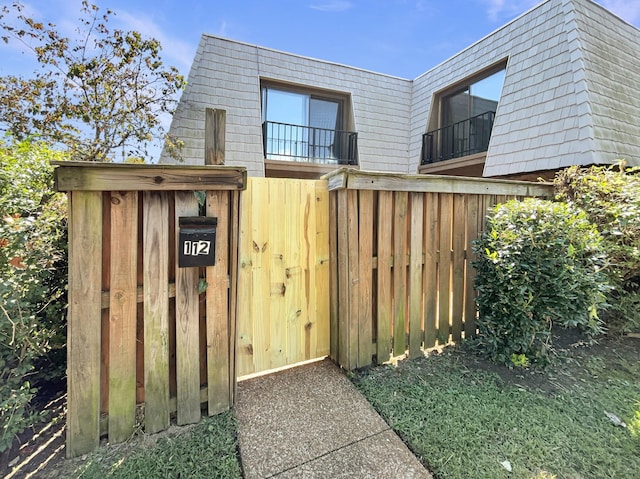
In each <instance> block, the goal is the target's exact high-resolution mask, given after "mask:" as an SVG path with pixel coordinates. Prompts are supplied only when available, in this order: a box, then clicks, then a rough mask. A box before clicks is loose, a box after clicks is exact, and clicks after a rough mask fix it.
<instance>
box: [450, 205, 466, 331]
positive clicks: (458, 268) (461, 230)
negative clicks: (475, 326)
mask: <svg viewBox="0 0 640 479" xmlns="http://www.w3.org/2000/svg"><path fill="white" fill-rule="evenodd" d="M466 220H467V216H466V210H465V197H464V196H463V195H460V194H456V195H454V197H453V235H452V242H453V243H452V244H453V264H452V268H451V269H452V279H451V296H452V302H451V335H452V340H453V341H455V342H458V341H460V340H461V339H462V322H463V317H462V313H463V310H464V302H465V299H464V292H465V291H464V253H465V235H466V231H465V223H466Z"/></svg>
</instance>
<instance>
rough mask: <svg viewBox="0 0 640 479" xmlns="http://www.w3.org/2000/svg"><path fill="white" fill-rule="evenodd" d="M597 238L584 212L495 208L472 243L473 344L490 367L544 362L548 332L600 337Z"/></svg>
mask: <svg viewBox="0 0 640 479" xmlns="http://www.w3.org/2000/svg"><path fill="white" fill-rule="evenodd" d="M601 241H602V239H601V237H600V235H599V234H598V231H597V230H596V228H595V226H594V225H592V224H591V223H590V222H589V221H588V219H587V217H586V215H585V214H584V213H583V212H576V211H574V210H572V209H571V208H570V207H569V206H568V205H566V204H564V203H553V202H550V201H545V200H539V199H533V198H529V199H526V200H524V201H522V202H520V201H509V202H507V203H505V204H502V205H498V206H496V207H494V209H493V211H492V212H491V215H490V218H489V219H488V220H487V228H486V231H485V232H484V234H483V235H482V237H481V238H480V239H478V240H477V241H475V243H474V251H475V253H476V254H477V261H475V262H474V267H475V268H476V270H477V274H476V278H475V288H476V290H477V291H478V293H479V294H478V298H477V303H478V309H479V320H478V330H479V334H478V337H477V345H478V346H479V349H480V351H482V353H483V354H484V355H486V356H487V357H488V358H490V359H491V360H494V361H497V362H500V363H505V364H509V363H510V362H512V361H513V358H517V359H518V362H520V363H522V364H528V363H529V362H531V363H544V362H546V361H547V360H548V359H549V353H550V350H551V329H552V327H554V326H562V327H565V328H569V327H579V328H581V329H582V330H583V331H585V332H586V333H587V334H589V335H595V334H597V333H600V332H601V322H600V319H599V317H598V308H599V307H600V306H601V305H602V304H603V301H604V298H605V291H606V289H607V283H606V277H605V275H604V272H603V267H604V266H605V263H604V257H603V255H602V254H601V253H600V246H601Z"/></svg>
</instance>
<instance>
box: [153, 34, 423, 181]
mask: <svg viewBox="0 0 640 479" xmlns="http://www.w3.org/2000/svg"><path fill="white" fill-rule="evenodd" d="M260 79H268V80H273V81H278V82H283V83H291V84H297V85H302V86H306V87H309V88H319V89H324V90H330V91H332V92H338V93H342V94H345V95H346V96H348V97H350V98H351V105H350V106H351V110H352V113H353V119H354V127H355V128H354V129H355V131H357V132H358V156H359V160H360V167H361V168H362V169H366V170H379V171H403V172H407V171H408V170H407V165H408V162H407V144H408V131H409V111H410V104H411V81H409V80H404V79H400V78H395V77H391V76H388V75H383V74H378V73H373V72H368V71H364V70H359V69H356V68H352V67H348V66H343V65H337V64H334V63H329V62H324V61H320V60H314V59H311V58H305V57H300V56H297V55H293V54H289V53H283V52H278V51H274V50H270V49H266V48H262V47H258V46H254V45H247V44H244V43H239V42H234V41H230V40H225V39H222V38H217V37H214V36H209V35H203V36H202V39H201V41H200V46H199V48H198V52H197V54H196V59H195V60H194V63H193V66H192V68H191V72H190V74H189V78H188V85H187V87H186V89H185V91H184V92H183V95H182V99H181V101H180V105H179V107H178V109H177V111H176V113H175V114H174V119H173V122H172V125H171V131H170V133H171V134H174V135H176V136H177V137H179V138H181V139H182V140H183V141H184V142H185V146H186V148H185V150H184V151H183V156H184V162H185V163H186V164H198V163H203V161H204V160H203V159H204V110H205V108H219V109H224V110H226V111H227V137H226V154H225V159H226V164H228V165H242V166H246V167H247V168H248V173H249V175H251V176H263V175H264V161H263V152H262V130H261V111H260ZM161 161H163V162H167V161H170V160H169V159H168V158H167V157H166V155H164V156H163V157H162V158H161Z"/></svg>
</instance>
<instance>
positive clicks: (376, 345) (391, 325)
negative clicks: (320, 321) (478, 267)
mask: <svg viewBox="0 0 640 479" xmlns="http://www.w3.org/2000/svg"><path fill="white" fill-rule="evenodd" d="M327 179H328V181H329V191H330V200H329V205H330V214H329V218H330V225H329V231H330V253H331V254H330V258H331V265H330V277H331V280H330V285H331V311H330V314H331V332H330V338H331V345H330V349H331V353H330V354H331V358H332V359H333V360H334V361H336V362H337V363H338V364H339V365H341V366H342V367H344V368H345V369H354V368H359V367H364V366H368V365H370V364H372V363H376V362H377V363H383V362H385V361H387V360H389V359H390V358H391V357H392V356H401V355H404V354H405V353H406V354H408V356H409V357H416V356H418V355H420V354H421V350H422V349H423V348H431V347H433V346H436V345H437V344H446V343H447V342H449V341H450V340H453V341H458V340H460V339H461V338H462V337H468V336H470V335H473V334H474V333H475V329H476V326H475V319H476V307H475V302H474V291H473V276H474V269H473V268H472V267H471V261H473V259H474V258H473V253H472V250H471V242H472V241H473V240H474V239H476V238H477V237H478V235H479V233H480V232H481V231H482V229H483V225H484V221H485V217H486V212H487V209H488V208H489V207H490V206H492V205H494V204H496V203H500V202H503V201H505V200H507V199H510V198H522V197H529V196H542V197H544V196H551V195H552V194H553V188H552V186H549V185H543V184H535V183H527V182H513V181H501V180H487V179H470V178H456V177H446V176H431V175H430V176H409V175H396V174H383V173H365V172H360V171H357V170H349V169H342V170H338V171H336V172H334V173H331V174H330V175H328V176H327Z"/></svg>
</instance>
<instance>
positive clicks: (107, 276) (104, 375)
mask: <svg viewBox="0 0 640 479" xmlns="http://www.w3.org/2000/svg"><path fill="white" fill-rule="evenodd" d="M109 281H111V192H109V191H105V192H103V193H102V291H109V290H110V289H111V288H110V286H109ZM100 328H101V335H102V351H101V353H100V361H101V365H100V412H101V413H104V414H109V307H108V305H107V306H106V307H104V308H103V309H102V319H101V324H100Z"/></svg>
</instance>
